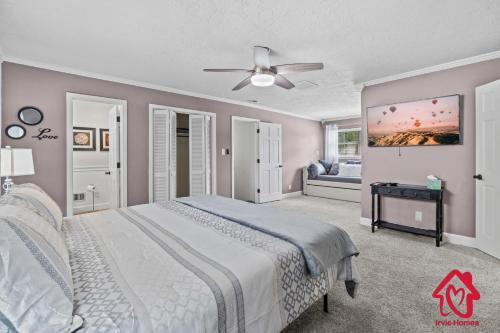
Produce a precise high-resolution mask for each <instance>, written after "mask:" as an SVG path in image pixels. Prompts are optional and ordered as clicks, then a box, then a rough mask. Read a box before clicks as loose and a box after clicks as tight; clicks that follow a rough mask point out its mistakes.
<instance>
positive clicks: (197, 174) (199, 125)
mask: <svg viewBox="0 0 500 333" xmlns="http://www.w3.org/2000/svg"><path fill="white" fill-rule="evenodd" d="M205 132H206V131H205V116H203V115H197V114H190V115H189V195H190V196H196V195H204V194H206V179H205V177H206V170H205V163H206V156H205V154H206V145H205V141H206V140H205V137H206V134H205Z"/></svg>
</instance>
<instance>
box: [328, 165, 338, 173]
mask: <svg viewBox="0 0 500 333" xmlns="http://www.w3.org/2000/svg"><path fill="white" fill-rule="evenodd" d="M328 174H329V175H333V176H336V175H338V174H339V164H338V163H333V164H332V167H331V168H330V171H329V172H328Z"/></svg>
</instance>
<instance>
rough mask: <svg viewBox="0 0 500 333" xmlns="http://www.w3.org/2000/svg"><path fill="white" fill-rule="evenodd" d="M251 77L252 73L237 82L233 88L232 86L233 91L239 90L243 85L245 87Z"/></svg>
mask: <svg viewBox="0 0 500 333" xmlns="http://www.w3.org/2000/svg"><path fill="white" fill-rule="evenodd" d="M251 77H252V75H250V76H249V77H247V78H246V79H244V80H243V81H241V82H240V83H238V84H237V85H236V86H235V87H234V88H233V91H235V90H240V89H241V88H243V87H246V86H248V85H249V84H250V83H251V82H252V81H251Z"/></svg>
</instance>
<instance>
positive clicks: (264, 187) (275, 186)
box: [257, 122, 283, 203]
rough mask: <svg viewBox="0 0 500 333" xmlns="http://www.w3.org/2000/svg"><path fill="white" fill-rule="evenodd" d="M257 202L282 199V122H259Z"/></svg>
mask: <svg viewBox="0 0 500 333" xmlns="http://www.w3.org/2000/svg"><path fill="white" fill-rule="evenodd" d="M258 126H259V130H258V133H257V135H258V142H259V143H258V156H259V157H258V186H257V199H258V200H257V202H259V203H263V202H269V201H276V200H281V199H282V198H283V194H282V182H283V181H282V176H283V165H282V152H281V140H282V135H281V124H270V123H262V122H261V123H259V125H258Z"/></svg>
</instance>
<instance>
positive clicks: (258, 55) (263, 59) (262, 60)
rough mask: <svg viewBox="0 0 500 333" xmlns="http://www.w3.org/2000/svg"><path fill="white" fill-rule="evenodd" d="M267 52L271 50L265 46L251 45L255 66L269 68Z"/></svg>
mask: <svg viewBox="0 0 500 333" xmlns="http://www.w3.org/2000/svg"><path fill="white" fill-rule="evenodd" d="M269 52H271V49H270V48H268V47H265V46H254V47H253V60H254V62H255V65H256V66H257V67H260V68H265V69H269V67H270V66H271V64H270V63H269Z"/></svg>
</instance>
